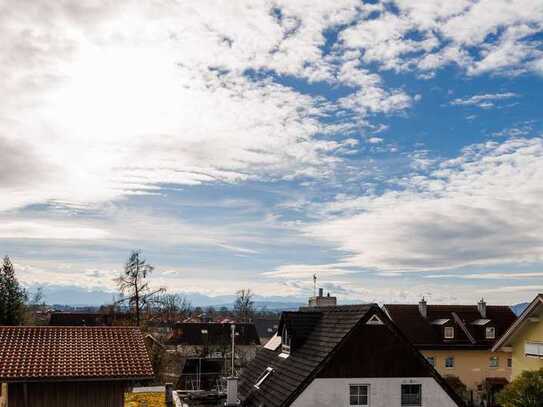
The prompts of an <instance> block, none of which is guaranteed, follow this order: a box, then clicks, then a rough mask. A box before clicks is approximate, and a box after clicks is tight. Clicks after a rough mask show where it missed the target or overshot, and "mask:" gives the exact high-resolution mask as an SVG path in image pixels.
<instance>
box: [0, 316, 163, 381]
mask: <svg viewBox="0 0 543 407" xmlns="http://www.w3.org/2000/svg"><path fill="white" fill-rule="evenodd" d="M152 377H153V368H152V366H151V361H150V359H149V355H148V354H147V350H146V348H145V344H144V341H143V336H142V334H141V331H140V330H139V329H137V328H132V327H51V326H49V327H31V326H9V327H5V326H0V382H3V381H4V382H10V381H12V382H13V381H27V380H39V381H48V380H84V379H94V380H108V379H109V380H110V379H126V380H132V379H150V378H152Z"/></svg>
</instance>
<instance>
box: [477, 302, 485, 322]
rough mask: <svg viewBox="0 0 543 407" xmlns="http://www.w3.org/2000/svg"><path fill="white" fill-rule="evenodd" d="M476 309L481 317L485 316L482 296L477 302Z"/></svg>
mask: <svg viewBox="0 0 543 407" xmlns="http://www.w3.org/2000/svg"><path fill="white" fill-rule="evenodd" d="M477 310H478V311H479V314H481V318H486V302H485V300H484V299H483V298H481V301H479V302H478V303H477Z"/></svg>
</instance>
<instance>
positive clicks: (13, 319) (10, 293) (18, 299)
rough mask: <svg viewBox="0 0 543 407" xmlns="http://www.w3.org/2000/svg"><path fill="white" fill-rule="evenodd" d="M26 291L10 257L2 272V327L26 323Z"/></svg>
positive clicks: (0, 280)
mask: <svg viewBox="0 0 543 407" xmlns="http://www.w3.org/2000/svg"><path fill="white" fill-rule="evenodd" d="M25 302H26V291H25V290H24V288H23V287H21V285H20V284H19V281H17V277H15V269H14V268H13V263H12V262H11V260H10V259H9V257H8V256H6V257H4V263H3V265H2V269H1V270H0V325H21V324H22V323H23V321H24V312H25Z"/></svg>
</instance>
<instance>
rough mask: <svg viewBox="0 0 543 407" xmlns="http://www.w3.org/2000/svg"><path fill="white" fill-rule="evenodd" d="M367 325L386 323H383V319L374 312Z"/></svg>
mask: <svg viewBox="0 0 543 407" xmlns="http://www.w3.org/2000/svg"><path fill="white" fill-rule="evenodd" d="M366 325H384V324H383V321H381V318H379V317H378V316H377V315H375V314H373V315H372V316H371V318H370V319H368V322H366Z"/></svg>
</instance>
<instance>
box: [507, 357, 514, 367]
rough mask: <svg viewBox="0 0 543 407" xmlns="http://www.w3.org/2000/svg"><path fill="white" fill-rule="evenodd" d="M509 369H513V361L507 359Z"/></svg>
mask: <svg viewBox="0 0 543 407" xmlns="http://www.w3.org/2000/svg"><path fill="white" fill-rule="evenodd" d="M507 367H513V359H511V358H507Z"/></svg>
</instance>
